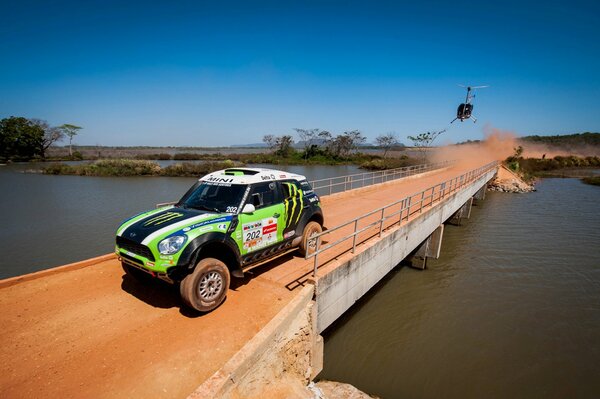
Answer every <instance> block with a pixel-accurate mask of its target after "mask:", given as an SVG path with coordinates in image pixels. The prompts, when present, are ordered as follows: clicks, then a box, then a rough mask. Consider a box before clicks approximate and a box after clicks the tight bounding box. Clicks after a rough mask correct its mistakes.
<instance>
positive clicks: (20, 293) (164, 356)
mask: <svg viewBox="0 0 600 399" xmlns="http://www.w3.org/2000/svg"><path fill="white" fill-rule="evenodd" d="M497 168H498V165H497V163H496V162H490V163H488V164H471V165H468V164H453V165H449V164H440V165H433V166H427V167H412V168H405V169H399V170H393V171H386V172H377V173H370V174H361V175H354V176H346V177H342V178H337V179H329V180H328V181H317V182H314V183H313V185H314V187H315V189H316V190H317V192H318V193H319V194H321V195H323V192H325V194H326V195H324V196H323V197H322V206H323V209H324V213H325V217H326V221H325V225H326V227H327V230H326V231H325V232H323V233H322V234H321V235H319V236H318V237H316V238H315V240H316V245H317V251H316V252H315V253H314V254H313V255H311V256H309V257H307V258H306V259H305V258H302V257H299V256H297V255H288V256H285V257H282V258H279V259H277V260H275V261H272V262H270V263H267V264H264V265H261V266H258V267H256V268H254V269H253V270H251V271H250V272H249V273H247V278H245V279H244V280H243V281H235V280H234V282H233V285H232V287H231V291H230V293H229V295H228V298H227V300H226V302H225V303H224V304H223V305H222V306H221V307H220V308H219V309H217V310H216V311H214V312H212V313H209V314H207V315H204V316H200V317H198V315H195V314H190V313H188V312H187V311H186V310H185V309H183V308H182V307H181V303H180V301H179V297H178V295H177V292H176V290H170V289H168V288H166V287H164V286H162V284H159V283H157V284H156V285H151V286H149V287H147V286H144V287H141V286H139V285H137V284H135V282H133V281H130V280H129V279H128V278H127V276H124V275H123V273H122V271H121V268H120V266H119V264H118V261H117V260H116V259H115V257H114V255H106V256H104V257H100V258H96V259H91V260H87V261H83V262H79V263H76V264H71V265H66V266H62V267H59V268H54V269H49V270H45V271H42V272H38V273H33V274H31V275H26V276H20V277H16V278H12V279H7V280H2V281H0V309H1V313H0V322H1V323H2V326H3V328H4V343H3V345H2V348H1V350H0V395H1V396H3V397H32V396H36V397H37V396H44V397H65V396H70V397H104V396H106V397H115V396H116V397H168V398H172V397H186V396H188V395H189V396H191V397H198V398H200V397H236V396H241V397H245V396H264V395H268V394H269V392H270V393H272V394H276V393H277V392H278V391H277V390H278V389H279V388H278V384H277V383H276V381H278V380H281V381H287V382H285V383H282V384H285V385H289V381H291V380H294V381H300V382H301V383H304V382H308V381H309V380H310V379H311V378H314V377H315V376H316V375H317V374H318V372H320V370H321V368H322V354H323V342H322V338H321V336H320V333H321V332H322V331H323V330H324V329H325V328H327V327H328V326H329V325H331V323H333V322H334V321H335V320H336V319H337V318H338V317H339V316H340V315H342V314H343V313H344V312H345V311H346V310H348V309H349V308H350V307H351V306H352V305H353V304H354V303H355V302H356V301H357V300H358V299H359V298H360V297H361V296H362V295H364V294H365V293H366V292H367V291H368V290H369V289H370V288H372V287H373V286H374V285H375V284H376V283H377V282H378V281H380V280H381V279H382V278H383V277H384V276H385V275H386V274H387V273H388V272H389V271H390V270H391V269H393V268H394V267H396V266H397V265H398V264H399V263H400V262H401V261H402V260H404V259H407V258H412V260H413V265H414V266H415V267H419V268H424V267H425V265H426V262H427V258H428V257H434V258H435V257H437V256H439V254H440V245H441V241H442V237H443V224H444V223H445V222H447V221H448V220H450V219H453V218H454V219H455V220H456V221H457V222H459V221H460V219H461V218H463V217H468V215H469V213H470V207H471V204H472V202H473V198H476V199H483V197H484V195H485V188H486V184H487V182H488V181H489V180H491V179H492V178H493V177H494V175H495V174H496V172H497Z"/></svg>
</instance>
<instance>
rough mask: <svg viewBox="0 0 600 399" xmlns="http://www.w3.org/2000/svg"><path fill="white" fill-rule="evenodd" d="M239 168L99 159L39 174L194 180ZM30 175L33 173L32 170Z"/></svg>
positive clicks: (46, 169) (213, 163) (220, 163)
mask: <svg viewBox="0 0 600 399" xmlns="http://www.w3.org/2000/svg"><path fill="white" fill-rule="evenodd" d="M236 166H243V164H242V163H239V162H234V161H231V160H226V161H209V162H201V163H192V162H183V163H176V164H174V165H169V166H165V167H161V166H160V165H159V164H158V163H156V162H153V161H143V160H135V159H103V160H100V161H95V162H91V163H83V164H80V165H68V164H64V163H56V164H51V165H49V166H47V167H44V168H42V169H41V170H40V171H41V172H42V173H43V174H47V175H77V176H111V177H122V176H168V177H198V176H203V175H206V174H208V173H211V172H214V171H216V170H220V169H226V168H232V167H236ZM30 172H37V171H36V170H32V171H30Z"/></svg>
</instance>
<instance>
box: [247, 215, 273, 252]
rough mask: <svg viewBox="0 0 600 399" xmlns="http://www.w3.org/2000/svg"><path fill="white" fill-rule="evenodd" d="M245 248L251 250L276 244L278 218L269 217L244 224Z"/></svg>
mask: <svg viewBox="0 0 600 399" xmlns="http://www.w3.org/2000/svg"><path fill="white" fill-rule="evenodd" d="M242 230H243V236H242V242H243V248H244V249H245V250H247V251H248V252H249V251H255V250H257V249H260V248H263V247H266V246H269V245H271V244H275V243H276V242H277V219H273V218H267V219H262V220H260V221H257V222H252V223H246V224H244V225H243V226H242Z"/></svg>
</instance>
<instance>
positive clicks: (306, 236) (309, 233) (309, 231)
mask: <svg viewBox="0 0 600 399" xmlns="http://www.w3.org/2000/svg"><path fill="white" fill-rule="evenodd" d="M322 231H323V228H322V227H321V225H320V224H319V223H317V222H308V224H307V225H306V226H305V227H304V232H303V233H302V241H300V248H299V252H300V255H302V256H306V255H310V254H312V253H313V252H315V251H316V250H317V240H311V238H312V237H314V236H316V235H317V234H319V233H321V232H322Z"/></svg>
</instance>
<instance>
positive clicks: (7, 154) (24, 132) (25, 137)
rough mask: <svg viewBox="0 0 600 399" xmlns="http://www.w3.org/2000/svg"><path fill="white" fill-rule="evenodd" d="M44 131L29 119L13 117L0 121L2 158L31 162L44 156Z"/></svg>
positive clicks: (0, 156) (0, 153) (0, 155)
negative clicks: (37, 157)
mask: <svg viewBox="0 0 600 399" xmlns="http://www.w3.org/2000/svg"><path fill="white" fill-rule="evenodd" d="M43 139H44V130H43V129H42V128H40V127H39V126H37V125H35V124H33V123H32V122H31V121H30V120H29V119H27V118H23V117H16V116H11V117H10V118H5V119H2V120H1V121H0V158H2V159H3V160H9V159H20V160H30V159H31V158H34V157H36V156H40V155H41V154H42V147H43Z"/></svg>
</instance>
